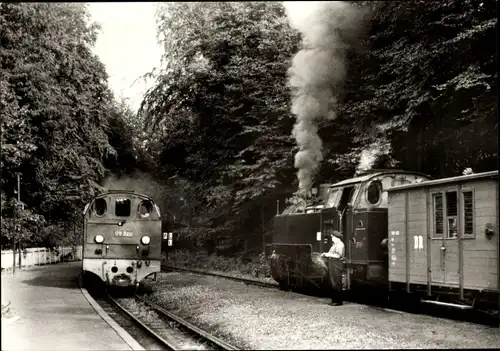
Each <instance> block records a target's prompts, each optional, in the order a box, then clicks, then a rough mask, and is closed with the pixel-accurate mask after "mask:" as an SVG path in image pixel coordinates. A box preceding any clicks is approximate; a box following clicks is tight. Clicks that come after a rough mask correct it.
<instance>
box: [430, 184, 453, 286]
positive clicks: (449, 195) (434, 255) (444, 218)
mask: <svg viewBox="0 0 500 351" xmlns="http://www.w3.org/2000/svg"><path fill="white" fill-rule="evenodd" d="M432 210H433V222H434V223H433V231H432V240H431V280H432V282H434V283H443V284H446V285H453V286H458V285H459V281H460V275H459V259H458V240H459V239H458V238H459V232H458V228H459V225H458V221H459V216H458V214H459V201H458V191H457V189H449V190H446V191H442V192H436V193H433V194H432Z"/></svg>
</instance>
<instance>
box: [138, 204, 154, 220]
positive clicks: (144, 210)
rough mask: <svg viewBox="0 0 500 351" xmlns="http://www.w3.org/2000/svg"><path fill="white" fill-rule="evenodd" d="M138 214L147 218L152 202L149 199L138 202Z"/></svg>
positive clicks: (151, 210)
mask: <svg viewBox="0 0 500 351" xmlns="http://www.w3.org/2000/svg"><path fill="white" fill-rule="evenodd" d="M138 212H139V216H141V218H147V217H149V215H150V214H151V212H153V204H152V203H151V201H149V200H143V201H141V203H140V204H139V208H138Z"/></svg>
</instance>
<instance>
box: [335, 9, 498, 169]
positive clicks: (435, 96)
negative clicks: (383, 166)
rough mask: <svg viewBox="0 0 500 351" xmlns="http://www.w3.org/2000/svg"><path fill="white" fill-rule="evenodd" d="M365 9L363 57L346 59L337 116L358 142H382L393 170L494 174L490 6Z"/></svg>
mask: <svg viewBox="0 0 500 351" xmlns="http://www.w3.org/2000/svg"><path fill="white" fill-rule="evenodd" d="M369 6H370V7H371V10H372V22H371V24H372V26H371V31H370V36H369V38H368V40H367V43H366V47H367V49H368V50H366V51H365V53H364V54H362V55H357V56H354V57H353V60H352V65H351V67H352V70H351V71H350V72H351V74H350V75H349V81H348V83H347V84H348V85H349V86H351V87H352V90H351V89H350V92H349V95H348V96H347V98H346V100H345V101H344V112H343V113H344V114H345V115H346V116H349V117H350V118H351V119H352V120H353V123H352V124H353V125H354V126H355V128H356V131H357V134H358V139H359V140H362V141H363V143H364V144H370V143H371V142H373V141H374V140H377V139H379V138H385V137H387V138H388V139H389V140H390V142H391V144H392V149H393V150H394V152H393V153H392V157H394V158H395V159H396V160H397V161H399V163H400V167H401V168H403V169H407V170H415V171H422V172H425V173H429V174H431V175H433V176H435V177H443V176H451V175H458V174H459V173H460V172H461V170H462V169H463V168H465V167H468V166H472V167H473V168H474V169H477V171H479V170H491V169H492V168H494V167H496V166H495V165H496V160H497V151H496V143H497V141H496V140H497V122H496V117H495V116H496V112H495V108H494V106H495V105H494V104H495V103H494V101H496V100H495V96H496V89H497V87H496V79H497V73H496V69H495V49H494V47H493V46H491V45H490V43H491V42H493V41H494V40H495V32H496V17H495V16H494V13H495V6H496V5H495V2H494V1H467V0H462V1H441V2H435V3H432V4H428V3H426V2H423V1H411V2H404V3H403V2H396V1H387V2H373V3H372V4H369ZM424 9H425V10H424ZM403 19H404V20H403Z"/></svg>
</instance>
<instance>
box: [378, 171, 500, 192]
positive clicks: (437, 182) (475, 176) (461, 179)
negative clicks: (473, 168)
mask: <svg viewBox="0 0 500 351" xmlns="http://www.w3.org/2000/svg"><path fill="white" fill-rule="evenodd" d="M497 177H498V170H496V171H490V172H482V173H473V174H468V175H462V176H457V177H449V178H442V179H436V180H427V181H423V182H421V183H416V184H405V185H398V186H395V187H392V188H390V189H387V190H388V191H390V192H393V191H398V190H405V189H415V188H425V187H429V186H434V185H443V184H450V183H462V182H466V181H469V180H479V179H487V178H497Z"/></svg>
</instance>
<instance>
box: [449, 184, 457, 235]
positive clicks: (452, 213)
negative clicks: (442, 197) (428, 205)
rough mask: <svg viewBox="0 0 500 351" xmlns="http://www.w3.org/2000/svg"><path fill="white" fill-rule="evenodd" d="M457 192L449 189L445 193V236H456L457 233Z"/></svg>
mask: <svg viewBox="0 0 500 351" xmlns="http://www.w3.org/2000/svg"><path fill="white" fill-rule="evenodd" d="M457 211H458V208H457V192H456V191H450V192H447V193H446V217H447V221H448V232H447V233H446V237H447V238H456V237H457V235H458V228H457Z"/></svg>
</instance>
